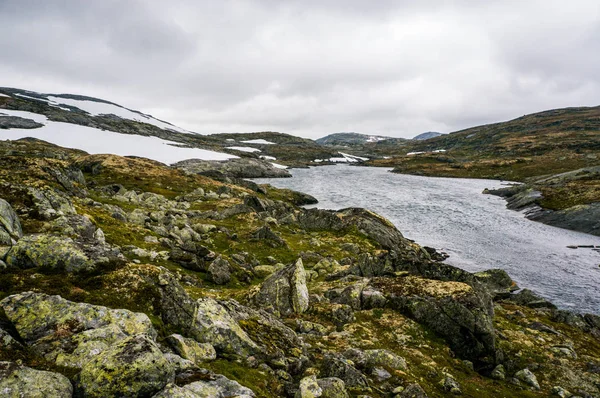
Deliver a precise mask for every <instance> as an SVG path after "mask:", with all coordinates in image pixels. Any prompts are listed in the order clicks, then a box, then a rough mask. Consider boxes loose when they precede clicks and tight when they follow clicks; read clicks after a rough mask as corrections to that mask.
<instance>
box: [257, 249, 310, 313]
mask: <svg viewBox="0 0 600 398" xmlns="http://www.w3.org/2000/svg"><path fill="white" fill-rule="evenodd" d="M251 301H252V302H253V304H254V305H255V306H257V307H259V308H263V309H265V310H267V311H271V312H273V313H275V314H277V315H280V316H288V315H291V314H301V313H303V312H304V311H306V310H307V309H308V305H309V298H308V288H307V287H306V272H305V270H304V266H303V264H302V259H298V260H297V261H296V263H294V264H292V265H290V266H288V267H285V268H283V269H281V270H279V271H277V272H275V273H274V274H272V275H271V276H270V277H268V278H267V279H266V280H265V281H264V282H263V283H262V285H261V286H260V289H259V291H258V292H257V293H256V294H255V295H254V297H252V299H251Z"/></svg>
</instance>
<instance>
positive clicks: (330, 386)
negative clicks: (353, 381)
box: [317, 377, 349, 398]
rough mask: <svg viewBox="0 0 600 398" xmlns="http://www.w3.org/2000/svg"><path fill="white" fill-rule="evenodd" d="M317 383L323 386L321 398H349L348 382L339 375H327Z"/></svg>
mask: <svg viewBox="0 0 600 398" xmlns="http://www.w3.org/2000/svg"><path fill="white" fill-rule="evenodd" d="M317 384H318V385H319V387H321V391H322V394H321V398H348V397H349V395H348V392H346V383H344V380H342V379H339V378H337V377H326V378H324V379H318V380H317Z"/></svg>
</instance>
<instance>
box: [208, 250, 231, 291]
mask: <svg viewBox="0 0 600 398" xmlns="http://www.w3.org/2000/svg"><path fill="white" fill-rule="evenodd" d="M207 272H208V276H209V277H210V280H211V281H213V282H214V283H216V284H217V285H225V284H226V283H228V282H229V281H230V280H231V265H230V264H229V261H227V260H225V259H224V258H223V257H221V256H219V257H217V258H216V259H214V260H213V261H212V262H211V263H210V265H209V266H208V270H207Z"/></svg>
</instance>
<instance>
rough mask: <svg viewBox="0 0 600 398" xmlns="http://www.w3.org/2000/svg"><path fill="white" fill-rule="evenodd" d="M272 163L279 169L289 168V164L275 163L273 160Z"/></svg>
mask: <svg viewBox="0 0 600 398" xmlns="http://www.w3.org/2000/svg"><path fill="white" fill-rule="evenodd" d="M271 164H272V165H273V166H275V167H277V168H278V169H287V168H288V167H287V166H284V165H282V164H279V163H273V162H271Z"/></svg>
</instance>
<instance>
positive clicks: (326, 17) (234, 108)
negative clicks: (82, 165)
mask: <svg viewBox="0 0 600 398" xmlns="http://www.w3.org/2000/svg"><path fill="white" fill-rule="evenodd" d="M415 3H416V4H415ZM167 4H168V5H167ZM0 48H2V49H3V54H2V62H1V63H0V76H2V78H1V81H0V86H13V87H19V88H26V89H30V90H35V91H42V92H59V93H64V92H69V93H77V94H85V95H91V96H97V97H100V98H104V99H107V100H111V101H114V102H117V103H120V104H122V105H125V106H128V107H131V108H134V109H139V110H142V111H144V112H147V113H151V114H153V115H154V116H156V117H159V118H162V119H165V120H168V121H170V122H172V123H175V124H178V125H180V126H182V127H185V128H187V129H190V130H193V131H197V132H201V133H212V132H234V131H246V132H250V131H264V130H272V131H281V132H287V133H291V134H297V135H301V136H305V137H312V138H316V137H320V136H323V135H326V134H329V133H333V132H339V131H357V132H363V133H373V134H382V135H391V136H399V137H412V136H414V135H416V134H419V133H421V132H423V131H430V130H433V131H443V132H450V131H455V130H458V129H461V128H466V127H470V126H473V125H477V124H482V123H490V122H495V121H500V120H506V119H510V118H514V117H518V116H521V115H523V114H526V113H531V112H535V111H540V110H545V109H550V108H558V107H566V106H581V105H597V104H599V103H600V74H599V73H598V70H600V3H599V2H598V1H595V0H590V1H584V0H571V1H570V2H569V3H568V5H566V4H565V3H564V1H558V0H543V1H542V0H528V1H527V2H524V1H518V0H502V1H500V0H490V1H486V2H472V1H467V0H455V1H442V0H440V1H433V0H432V1H423V2H418V3H417V2H412V1H400V0H380V1H376V2H366V1H362V0H339V1H334V0H321V1H317V0H286V1H278V0H254V1H251V0H220V1H209V0H204V1H194V0H179V1H171V2H163V1H157V0H120V1H117V0H89V1H79V0H55V1H52V2H50V1H46V0H2V1H0Z"/></svg>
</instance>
